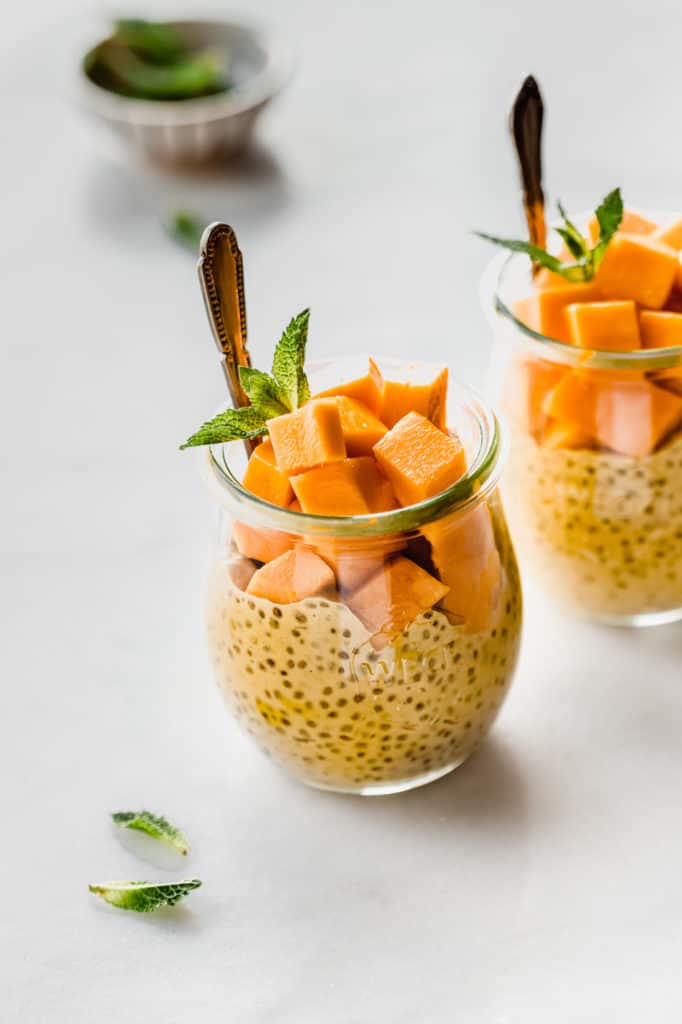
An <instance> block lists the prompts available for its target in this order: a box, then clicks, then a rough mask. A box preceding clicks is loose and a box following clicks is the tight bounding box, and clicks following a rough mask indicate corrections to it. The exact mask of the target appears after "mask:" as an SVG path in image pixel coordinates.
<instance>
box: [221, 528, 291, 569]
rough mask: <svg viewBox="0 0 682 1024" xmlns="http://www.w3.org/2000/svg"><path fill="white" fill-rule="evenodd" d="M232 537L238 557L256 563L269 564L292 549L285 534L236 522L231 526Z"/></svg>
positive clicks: (289, 539)
mask: <svg viewBox="0 0 682 1024" xmlns="http://www.w3.org/2000/svg"><path fill="white" fill-rule="evenodd" d="M232 537H233V539H234V543H235V545H236V547H237V551H239V553H240V555H244V557H245V558H253V559H254V561H256V562H271V561H273V559H275V558H279V556H280V555H283V554H284V552H285V551H288V550H289V549H290V548H291V547H293V541H292V540H291V538H290V537H289V535H288V534H287V533H281V532H280V531H279V530H268V529H267V528H266V527H257V526H249V524H248V523H241V522H239V521H238V520H236V521H235V522H234V523H233V524H232Z"/></svg>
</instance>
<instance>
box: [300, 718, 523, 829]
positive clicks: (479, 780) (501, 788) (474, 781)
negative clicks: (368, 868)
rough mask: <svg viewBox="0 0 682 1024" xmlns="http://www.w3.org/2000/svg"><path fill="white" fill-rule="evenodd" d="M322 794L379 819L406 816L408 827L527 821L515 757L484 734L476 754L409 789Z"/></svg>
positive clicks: (493, 825)
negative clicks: (388, 793)
mask: <svg viewBox="0 0 682 1024" xmlns="http://www.w3.org/2000/svg"><path fill="white" fill-rule="evenodd" d="M320 795H321V796H322V797H323V798H324V799H332V800H339V799H342V800H345V801H347V802H352V803H353V805H354V810H355V809H357V810H358V812H359V813H363V814H368V815H371V817H372V819H373V820H376V821H378V822H381V821H386V822H387V823H388V822H389V821H393V822H396V821H400V820H401V819H404V820H405V821H407V820H408V819H409V822H410V825H411V827H414V826H415V825H417V826H419V825H424V826H425V827H433V826H434V825H436V826H437V825H441V826H446V827H447V826H452V827H454V828H461V827H463V826H464V827H467V828H475V829H477V830H485V829H488V828H489V829H491V830H494V831H495V833H497V834H499V833H500V832H501V831H504V830H509V831H510V832H512V831H517V830H518V828H519V826H520V824H521V823H522V822H523V821H524V820H525V816H526V815H525V810H526V802H527V800H526V786H525V782H524V778H523V774H522V771H521V767H520V763H519V760H518V757H517V755H516V754H515V752H514V751H513V750H512V749H511V748H510V747H509V745H508V744H506V743H504V742H503V741H502V740H500V739H498V738H497V737H492V738H490V739H487V740H486V741H485V743H484V744H483V746H482V747H481V749H480V750H479V751H478V752H477V753H476V754H474V755H473V756H472V757H471V758H470V759H469V760H468V761H466V762H465V763H464V764H463V765H461V766H460V767H459V768H457V769H455V771H453V772H451V773H450V774H449V775H446V776H445V777H444V778H442V779H439V780H438V781H437V782H432V783H430V784H429V785H427V786H423V787H420V788H419V789H413V790H410V791H409V792H407V793H396V794H395V795H393V796H384V797H356V796H346V797H339V796H338V795H337V794H320Z"/></svg>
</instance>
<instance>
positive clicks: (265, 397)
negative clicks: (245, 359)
mask: <svg viewBox="0 0 682 1024" xmlns="http://www.w3.org/2000/svg"><path fill="white" fill-rule="evenodd" d="M239 380H240V381H241V385H242V387H243V388H244V391H245V392H246V395H247V397H248V399H249V401H250V402H251V405H252V406H253V408H254V409H257V410H258V412H260V413H261V414H262V416H263V419H266V420H269V419H271V418H272V417H273V416H281V415H282V413H284V412H288V411H289V409H288V407H287V406H286V405H284V403H283V402H282V401H281V400H280V397H279V388H278V387H277V382H276V381H275V380H274V379H273V378H272V377H271V376H270V374H269V373H263V371H262V370H254V369H253V368H252V367H251V366H240V367H239Z"/></svg>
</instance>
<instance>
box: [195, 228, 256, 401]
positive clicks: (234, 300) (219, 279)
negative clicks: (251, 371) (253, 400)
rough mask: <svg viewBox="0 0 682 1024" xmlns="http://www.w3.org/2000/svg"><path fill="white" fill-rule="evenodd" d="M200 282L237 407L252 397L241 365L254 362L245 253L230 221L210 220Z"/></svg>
mask: <svg viewBox="0 0 682 1024" xmlns="http://www.w3.org/2000/svg"><path fill="white" fill-rule="evenodd" d="M197 270H198V272H199V282H200V284H201V291H202V294H203V296H204V302H205V304H206V313H207V315H208V319H209V322H210V324H211V330H212V332H213V337H214V339H215V343H216V345H217V346H218V349H219V350H220V352H221V353H222V356H223V358H222V360H221V362H222V364H223V372H224V374H225V379H226V381H227V386H228V388H229V391H230V396H231V398H232V404H233V405H234V407H235V408H239V407H240V406H243V405H248V404H249V400H248V398H247V397H246V394H245V393H244V389H243V388H242V386H241V383H240V381H239V367H240V366H250V365H251V359H250V357H249V352H248V349H247V346H246V301H245V296H244V267H243V263H242V254H241V251H240V249H239V245H238V244H237V236H236V235H235V233H234V231H233V230H232V228H231V227H230V226H229V224H221V223H219V222H216V223H215V224H209V225H208V227H207V228H206V230H205V231H204V233H203V235H202V237H201V244H200V254H199V262H198V264H197Z"/></svg>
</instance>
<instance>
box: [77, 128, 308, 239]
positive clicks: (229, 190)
mask: <svg viewBox="0 0 682 1024" xmlns="http://www.w3.org/2000/svg"><path fill="white" fill-rule="evenodd" d="M82 201H83V205H84V210H85V215H86V217H87V218H88V221H89V223H90V225H91V227H92V228H93V229H94V230H95V231H98V232H100V233H101V234H103V235H106V236H107V237H109V238H118V239H120V238H125V239H126V240H128V241H130V242H135V243H136V244H139V245H142V244H145V243H146V242H151V241H153V240H154V238H156V239H158V236H159V233H160V231H161V230H162V229H161V224H162V223H163V222H164V221H165V219H166V218H167V217H168V215H169V214H170V213H171V212H172V211H173V210H178V209H182V210H186V211H187V212H189V213H192V214H194V215H195V216H196V217H197V219H198V220H200V221H201V220H203V221H204V222H205V223H209V222H210V221H214V220H224V221H228V222H231V223H233V224H234V225H235V227H236V228H237V229H238V230H240V229H242V228H245V229H247V230H250V231H256V230H258V229H259V228H260V227H261V226H263V225H265V224H267V223H268V222H269V221H270V220H271V219H272V218H274V217H276V216H277V215H278V214H279V213H281V211H282V210H284V209H285V208H286V207H287V206H288V205H289V204H290V202H291V190H290V188H289V185H288V181H287V177H286V174H285V172H284V169H283V167H282V165H281V163H280V161H279V160H278V159H277V157H276V156H275V154H274V153H273V152H271V151H270V150H269V149H267V148H266V147H264V146H254V147H252V148H251V149H249V150H248V151H246V152H244V153H243V154H241V155H240V156H238V157H235V158H234V159H233V160H231V161H230V162H229V163H227V162H226V163H222V164H211V165H208V166H206V167H203V168H197V169H194V170H191V171H189V170H187V171H176V172H173V173H169V172H164V171H163V170H159V169H157V168H155V167H153V166H148V165H139V164H135V163H133V162H132V161H130V160H114V159H106V158H101V157H100V158H97V159H95V160H93V162H92V164H91V165H90V167H89V170H88V172H87V177H86V179H85V182H84V185H83V198H82Z"/></svg>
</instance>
